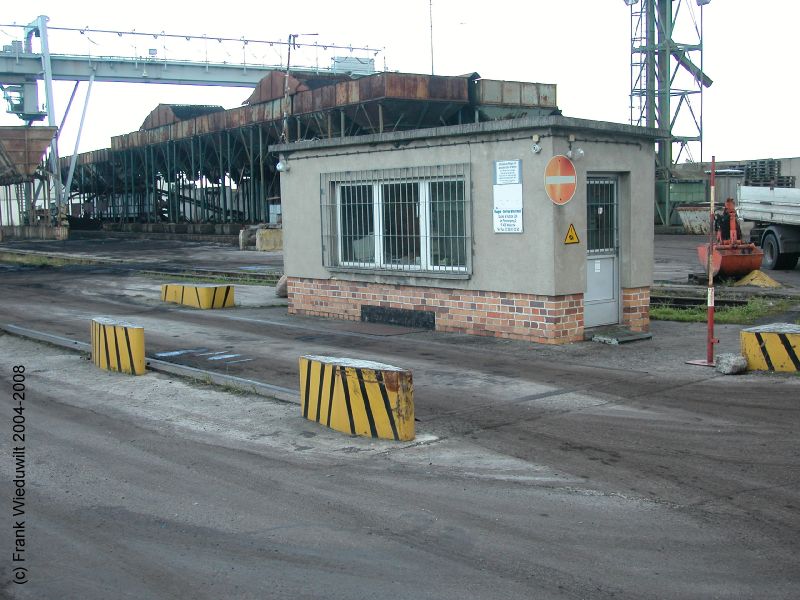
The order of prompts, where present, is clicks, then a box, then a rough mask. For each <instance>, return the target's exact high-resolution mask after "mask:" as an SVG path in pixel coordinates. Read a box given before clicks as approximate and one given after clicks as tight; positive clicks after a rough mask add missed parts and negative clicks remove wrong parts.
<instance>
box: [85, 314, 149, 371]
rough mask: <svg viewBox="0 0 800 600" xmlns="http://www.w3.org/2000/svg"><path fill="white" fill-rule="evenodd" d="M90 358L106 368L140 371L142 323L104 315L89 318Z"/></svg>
mask: <svg viewBox="0 0 800 600" xmlns="http://www.w3.org/2000/svg"><path fill="white" fill-rule="evenodd" d="M92 362H94V364H95V365H97V366H98V367H100V368H101V369H105V370H106V371H118V372H120V373H128V374H130V375H143V374H144V373H145V358H144V327H141V326H139V325H134V324H132V323H127V322H125V321H117V320H115V319H109V318H106V317H95V318H93V319H92Z"/></svg>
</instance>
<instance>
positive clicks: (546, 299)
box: [287, 277, 649, 344]
mask: <svg viewBox="0 0 800 600" xmlns="http://www.w3.org/2000/svg"><path fill="white" fill-rule="evenodd" d="M642 289H644V290H646V291H647V293H648V298H649V289H648V288H642ZM287 291H288V295H289V313H291V314H302V315H314V316H322V317H336V318H340V319H349V320H353V321H358V320H360V319H361V305H362V304H367V305H372V306H381V307H384V308H401V309H406V310H428V311H433V312H435V313H436V330H437V331H450V332H457V333H470V334H476V335H486V336H494V337H501V338H509V339H517V340H526V341H531V342H539V343H544V344H565V343H569V342H577V341H582V340H583V294H569V295H565V296H538V295H532V294H511V293H504V292H492V291H470V290H456V289H449V288H428V287H411V286H402V285H396V286H395V285H386V284H377V283H361V282H355V281H341V280H329V279H304V278H299V277H289V278H288V281H287ZM648 322H649V319H648Z"/></svg>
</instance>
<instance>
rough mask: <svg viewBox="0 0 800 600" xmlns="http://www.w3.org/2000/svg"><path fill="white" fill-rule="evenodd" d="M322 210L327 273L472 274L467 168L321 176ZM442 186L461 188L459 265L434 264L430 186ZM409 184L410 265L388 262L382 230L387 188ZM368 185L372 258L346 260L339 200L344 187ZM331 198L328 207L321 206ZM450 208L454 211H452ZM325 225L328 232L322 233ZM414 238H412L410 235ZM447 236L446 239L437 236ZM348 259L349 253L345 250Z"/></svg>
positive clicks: (447, 167)
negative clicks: (414, 250)
mask: <svg viewBox="0 0 800 600" xmlns="http://www.w3.org/2000/svg"><path fill="white" fill-rule="evenodd" d="M321 179H322V183H321V186H320V191H321V202H320V206H321V211H322V237H323V243H322V253H323V265H324V266H326V267H327V268H329V269H334V270H336V269H341V270H345V271H367V272H380V273H389V274H398V275H403V274H412V275H420V274H436V275H445V276H446V275H452V276H464V275H468V274H470V273H471V270H472V232H471V225H472V219H471V208H472V203H471V198H470V179H469V168H468V165H463V164H462V165H441V166H434V167H421V168H413V167H412V168H406V169H385V170H373V171H362V172H357V173H346V174H336V173H329V174H322V175H321ZM440 183H455V184H459V183H460V184H461V189H460V191H461V193H460V197H459V198H457V199H456V202H457V203H458V205H460V206H458V205H457V206H458V208H459V209H460V210H456V212H457V213H458V215H459V216H458V221H457V222H458V223H459V225H460V227H461V228H462V229H463V230H462V231H461V232H460V235H458V238H460V239H459V242H460V245H461V248H460V249H459V252H458V254H461V253H462V252H463V257H459V258H462V260H461V261H460V262H463V264H460V265H435V264H434V257H433V255H432V250H433V244H432V239H433V232H432V231H431V226H432V222H433V216H432V211H433V209H434V206H433V204H434V203H433V202H432V197H433V192H432V186H433V185H436V184H440ZM396 184H412V185H414V186H416V196H417V199H418V200H417V201H415V204H416V209H415V211H416V215H415V217H414V219H415V223H416V227H417V229H418V233H417V235H418V236H419V261H418V263H417V262H414V263H392V262H391V261H390V260H389V258H388V257H387V252H386V244H385V242H386V236H387V235H391V234H390V233H387V232H385V231H384V225H385V219H386V215H385V214H384V209H385V207H386V205H387V203H388V200H387V199H386V198H385V197H384V189H385V186H387V185H396ZM358 186H362V187H369V188H371V190H372V200H371V203H372V235H373V238H374V240H373V256H372V260H371V261H364V260H345V259H344V257H345V255H346V254H348V252H347V251H346V248H345V244H346V240H345V238H346V236H345V235H344V229H345V225H344V218H343V208H344V204H343V199H342V190H343V189H345V188H347V187H358ZM326 199H327V200H329V201H328V202H327V203H326V202H325V201H326ZM451 210H453V209H451ZM326 226H327V232H326ZM412 237H413V236H412ZM437 237H446V236H437ZM349 254H351V255H352V250H350V251H349Z"/></svg>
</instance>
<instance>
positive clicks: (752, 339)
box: [739, 323, 800, 372]
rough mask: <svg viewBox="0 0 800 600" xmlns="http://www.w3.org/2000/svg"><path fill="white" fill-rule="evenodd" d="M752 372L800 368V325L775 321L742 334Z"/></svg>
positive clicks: (743, 353) (744, 353) (743, 352)
mask: <svg viewBox="0 0 800 600" xmlns="http://www.w3.org/2000/svg"><path fill="white" fill-rule="evenodd" d="M739 341H740V343H741V349H742V355H743V356H744V357H745V358H746V359H747V369H748V370H750V371H785V372H792V371H800V325H792V324H791V323H772V324H770V325H760V326H758V327H750V328H748V329H743V330H742V331H741V332H740V333H739Z"/></svg>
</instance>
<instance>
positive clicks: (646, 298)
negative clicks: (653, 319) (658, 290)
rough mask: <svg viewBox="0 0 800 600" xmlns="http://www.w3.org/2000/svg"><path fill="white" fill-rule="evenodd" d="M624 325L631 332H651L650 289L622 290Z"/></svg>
mask: <svg viewBox="0 0 800 600" xmlns="http://www.w3.org/2000/svg"><path fill="white" fill-rule="evenodd" d="M622 324H623V325H625V326H626V327H628V328H629V329H630V330H631V331H649V330H650V288H649V287H639V288H624V289H623V290H622Z"/></svg>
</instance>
